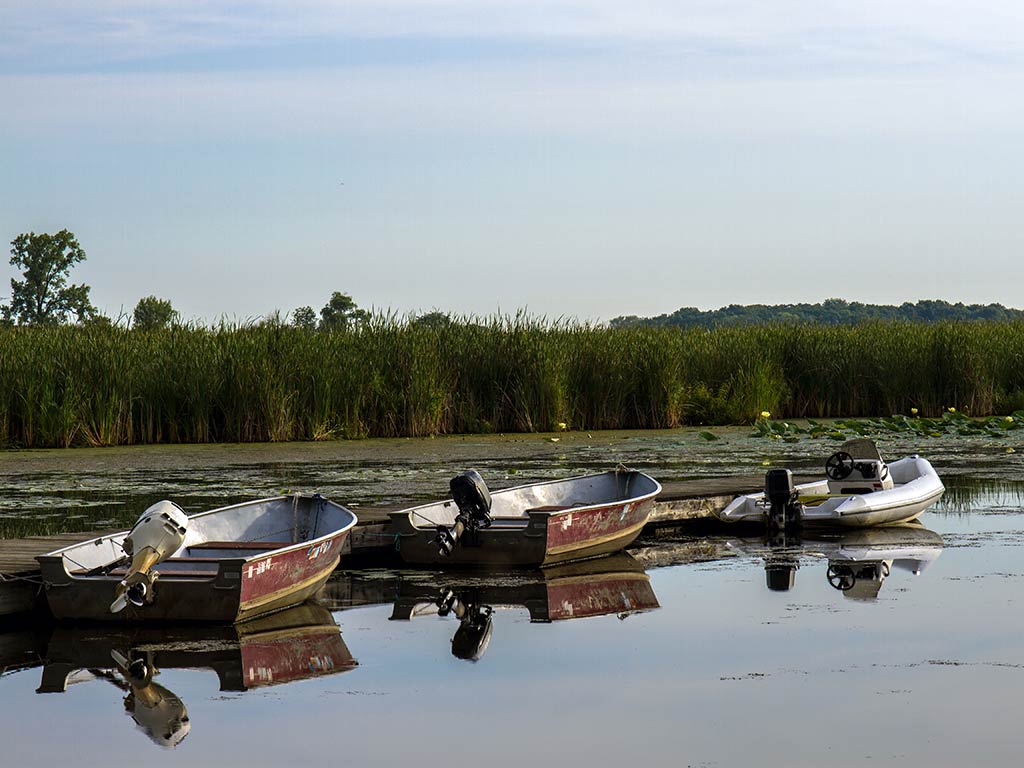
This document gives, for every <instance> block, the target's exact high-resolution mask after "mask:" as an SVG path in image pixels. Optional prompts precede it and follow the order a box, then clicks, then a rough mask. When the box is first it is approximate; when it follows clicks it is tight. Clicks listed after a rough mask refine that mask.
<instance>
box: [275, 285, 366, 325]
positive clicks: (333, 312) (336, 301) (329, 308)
mask: <svg viewBox="0 0 1024 768" xmlns="http://www.w3.org/2000/svg"><path fill="white" fill-rule="evenodd" d="M368 317H369V313H368V312H367V311H366V310H365V309H360V308H359V306H358V305H357V304H356V303H355V301H353V299H352V297H351V296H349V295H348V294H347V293H342V292H341V291H335V292H334V293H332V294H331V299H330V301H328V302H327V303H326V304H325V305H324V307H323V309H321V310H320V322H319V323H317V319H316V312H314V311H313V308H312V307H299V308H298V309H296V310H295V311H294V312H292V325H295V326H297V327H299V328H305V329H306V330H309V331H312V330H316V329H317V328H319V329H320V330H321V331H333V330H341V329H344V328H348V327H349V326H352V325H355V324H358V323H361V322H363V321H365V320H366V319H367V318H368Z"/></svg>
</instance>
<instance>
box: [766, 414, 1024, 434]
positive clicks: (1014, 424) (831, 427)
mask: <svg viewBox="0 0 1024 768" xmlns="http://www.w3.org/2000/svg"><path fill="white" fill-rule="evenodd" d="M914 410H916V409H911V412H913V411H914ZM1018 429H1024V410H1020V411H1014V412H1013V414H1012V415H1010V416H989V417H987V418H978V419H975V418H971V417H970V416H968V415H967V414H965V413H963V412H962V411H958V410H957V409H956V408H948V409H946V411H945V412H943V414H942V416H940V417H939V418H935V419H931V418H924V417H921V416H916V415H915V416H902V415H897V416H889V417H881V418H868V419H839V420H836V421H832V422H829V423H827V424H826V423H822V422H818V421H815V420H814V419H807V420H806V426H800V425H798V424H793V423H792V422H788V421H772V420H770V419H758V420H757V422H756V423H755V424H754V431H753V433H751V435H750V436H751V437H764V438H768V439H771V440H779V439H782V440H785V441H787V442H796V441H797V440H800V439H801V438H802V437H810V438H829V439H832V440H846V439H848V438H849V437H851V436H857V437H875V436H878V435H886V434H890V435H891V434H902V435H917V436H919V437H933V438H938V437H995V438H1002V437H1006V435H1007V433H1009V432H1013V431H1016V430H1018Z"/></svg>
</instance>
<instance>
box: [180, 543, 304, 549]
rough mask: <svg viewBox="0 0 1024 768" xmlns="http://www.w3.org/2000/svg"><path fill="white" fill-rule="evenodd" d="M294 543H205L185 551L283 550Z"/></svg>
mask: <svg viewBox="0 0 1024 768" xmlns="http://www.w3.org/2000/svg"><path fill="white" fill-rule="evenodd" d="M295 543H296V542H294V541H203V542H200V543H199V544H189V545H188V546H187V547H186V548H185V549H188V550H192V549H281V548H282V547H290V546H291V545H292V544H295Z"/></svg>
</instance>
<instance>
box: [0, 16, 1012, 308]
mask: <svg viewBox="0 0 1024 768" xmlns="http://www.w3.org/2000/svg"><path fill="white" fill-rule="evenodd" d="M1022 41H1024V5H1022V4H1020V3H1014V2H1009V1H1008V0H977V2H972V3H962V2H954V1H953V0H902V1H901V2H898V3H893V2H891V0H861V1H860V2H850V1H849V0H845V1H843V2H840V1H839V0H775V2H772V3H762V2H753V1H752V0H634V1H633V2H629V3H622V2H598V1H596V0H595V1H593V2H585V1H584V0H549V1H547V2H540V1H539V0H518V1H517V2H514V3H513V2H496V1H495V0H420V1H414V0H347V2H328V1H327V0H292V1H291V2H287V3H285V2H268V1H267V0H246V2H230V1H225V0H202V1H201V2H200V1H199V0H146V1H145V2H141V1H139V0H13V1H12V0H0V105H2V106H0V237H2V238H3V239H4V242H5V243H6V242H8V241H10V240H12V239H13V238H14V237H15V236H17V235H18V234H19V233H21V232H28V231H35V232H55V231H57V230H60V229H64V228H67V229H70V230H72V231H73V232H74V233H75V234H76V235H77V237H78V239H79V242H80V243H81V245H82V247H83V248H84V249H85V251H86V253H87V256H88V258H87V261H85V262H83V263H82V264H80V265H79V266H78V267H77V268H76V269H75V271H74V273H73V275H72V279H73V280H74V281H76V282H85V283H88V284H89V285H90V286H92V294H91V295H92V299H93V302H94V304H96V305H97V306H98V307H99V308H100V309H102V310H103V311H104V312H105V313H106V314H108V315H111V316H113V317H117V316H118V315H119V314H121V313H129V314H130V312H131V310H132V309H133V308H134V306H135V303H136V302H137V301H138V300H139V298H141V297H143V296H148V295H156V296H158V297H161V298H166V299H169V300H170V301H171V302H172V303H173V305H174V306H175V308H177V309H178V310H179V311H180V312H181V314H182V315H183V316H184V317H185V318H187V319H200V320H207V321H212V320H216V319H221V318H228V319H239V320H244V319H250V318H256V317H259V316H261V315H265V314H267V313H269V312H272V311H274V310H280V311H281V312H282V313H285V312H289V311H290V310H292V309H294V308H296V307H299V306H303V305H310V306H312V307H314V308H319V307H321V306H323V305H324V304H325V303H326V301H327V300H328V298H329V297H330V295H331V293H332V292H333V291H342V292H345V293H349V294H350V295H351V296H352V297H353V298H354V299H355V301H356V302H357V303H358V304H359V305H360V306H362V307H366V308H375V309H378V310H381V311H391V312H395V313H398V314H407V313H413V312H423V311H430V310H433V309H439V310H442V311H445V312H454V313H458V314H477V315H490V314H493V313H495V312H501V313H513V312H515V311H517V310H519V309H526V310H527V311H528V312H530V313H531V314H535V315H544V316H547V317H550V318H556V317H575V318H580V319H586V320H596V321H600V320H607V319H610V318H613V317H616V316H620V315H629V314H636V315H656V314H661V313H666V312H672V311H673V310H675V309H677V308H679V307H683V306H696V307H700V308H703V309H712V308H717V307H720V306H724V305H727V304H731V303H739V304H747V303H791V302H804V301H806V302H816V301H821V300H824V299H826V298H830V297H839V298H845V299H848V300H855V301H865V302H877V303H901V302H903V301H915V300H918V299H923V298H937V299H946V300H949V301H963V302H968V303H973V302H980V303H988V302H1000V303H1003V304H1006V305H1007V306H1017V307H1020V306H1024V301H1022V300H1021V299H1020V297H1019V290H1018V286H1020V285H1021V284H1024V259H1021V258H1020V254H1021V252H1022V250H1024V249H1022V245H1024V223H1022V222H1024V217H1022V216H1021V211H1022V210H1024V153H1022V152H1021V151H1020V137H1021V135H1022V134H1024V45H1022ZM16 275H17V272H16V270H15V268H14V267H10V266H8V265H7V264H6V260H3V261H0V302H5V301H6V300H7V299H8V296H9V292H8V290H7V279H8V278H9V277H14V276H16Z"/></svg>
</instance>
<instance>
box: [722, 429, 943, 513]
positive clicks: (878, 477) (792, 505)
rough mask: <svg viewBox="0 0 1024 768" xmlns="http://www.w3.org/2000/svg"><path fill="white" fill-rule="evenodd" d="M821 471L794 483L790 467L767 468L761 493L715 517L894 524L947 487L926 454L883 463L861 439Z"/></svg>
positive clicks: (921, 508) (870, 444) (737, 501)
mask: <svg viewBox="0 0 1024 768" xmlns="http://www.w3.org/2000/svg"><path fill="white" fill-rule="evenodd" d="M825 475H826V478H825V479H824V480H818V481H816V482H813V483H804V484H801V485H794V484H793V474H792V472H790V470H788V469H773V470H769V471H768V473H767V475H766V476H765V490H764V492H762V493H754V494H750V495H747V496H740V497H738V498H736V499H734V500H733V501H732V503H731V504H729V505H728V506H727V507H726V508H725V509H723V510H722V511H721V512H720V513H719V515H718V516H719V518H720V519H722V520H724V521H726V522H731V523H732V522H748V523H749V522H756V523H764V524H765V525H767V526H769V527H771V528H792V527H799V526H801V525H808V526H811V525H823V526H841V527H867V526H874V525H893V524H897V523H906V522H909V521H911V520H915V519H917V517H918V516H919V515H920V514H921V513H922V512H924V511H925V510H926V509H927V508H928V507H930V506H931V505H932V504H934V503H935V502H936V501H938V500H939V497H941V496H942V494H943V492H944V491H945V488H944V487H943V485H942V481H941V480H940V479H939V476H938V475H937V474H936V473H935V470H934V469H932V465H931V464H929V463H928V461H927V460H926V459H922V458H921V457H919V456H916V455H915V456H908V457H907V458H905V459H899V460H898V461H894V462H892V463H891V464H887V463H886V462H884V461H883V460H882V457H881V455H879V453H878V449H877V448H876V447H875V444H874V443H873V442H872V441H870V440H864V439H858V440H850V441H848V442H846V443H844V444H843V447H842V448H841V449H840V450H839V451H837V452H836V453H833V454H832V455H831V456H829V458H828V461H826V462H825Z"/></svg>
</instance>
